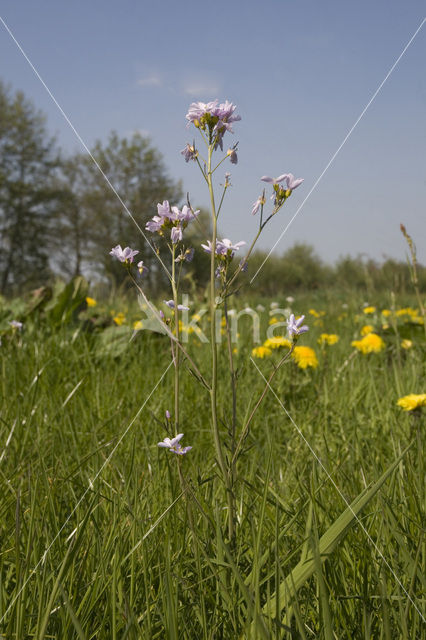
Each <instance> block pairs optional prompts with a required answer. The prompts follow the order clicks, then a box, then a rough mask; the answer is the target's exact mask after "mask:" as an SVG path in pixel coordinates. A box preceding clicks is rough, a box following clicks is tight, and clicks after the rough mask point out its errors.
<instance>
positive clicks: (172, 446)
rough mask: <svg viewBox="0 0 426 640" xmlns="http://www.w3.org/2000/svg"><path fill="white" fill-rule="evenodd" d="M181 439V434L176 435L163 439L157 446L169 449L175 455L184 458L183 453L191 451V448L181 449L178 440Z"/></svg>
mask: <svg viewBox="0 0 426 640" xmlns="http://www.w3.org/2000/svg"><path fill="white" fill-rule="evenodd" d="M182 438H183V433H178V434H177V436H175V437H174V438H172V439H170V438H164V440H163V442H159V443H158V446H159V447H163V448H164V449H169V450H170V451H172V452H173V453H177V454H178V455H179V456H184V455H185V453H188V451H191V449H192V447H181V445H180V440H181V439H182Z"/></svg>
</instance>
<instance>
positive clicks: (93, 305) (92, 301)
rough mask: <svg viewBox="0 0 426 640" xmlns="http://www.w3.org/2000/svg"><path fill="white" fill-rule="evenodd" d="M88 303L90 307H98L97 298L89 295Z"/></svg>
mask: <svg viewBox="0 0 426 640" xmlns="http://www.w3.org/2000/svg"><path fill="white" fill-rule="evenodd" d="M86 304H87V306H88V307H96V305H97V304H98V303H97V302H96V300H95V298H89V296H87V298H86Z"/></svg>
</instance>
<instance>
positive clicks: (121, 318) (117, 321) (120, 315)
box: [113, 311, 126, 327]
mask: <svg viewBox="0 0 426 640" xmlns="http://www.w3.org/2000/svg"><path fill="white" fill-rule="evenodd" d="M113 320H114V322H115V324H116V325H118V326H119V327H121V325H122V324H124V323H125V322H126V316H125V315H124V313H123V312H122V311H120V313H117V315H116V316H114V317H113Z"/></svg>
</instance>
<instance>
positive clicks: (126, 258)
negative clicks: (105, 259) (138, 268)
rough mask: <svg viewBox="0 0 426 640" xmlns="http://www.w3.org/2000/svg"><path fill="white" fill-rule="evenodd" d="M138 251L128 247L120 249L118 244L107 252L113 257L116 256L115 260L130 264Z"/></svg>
mask: <svg viewBox="0 0 426 640" xmlns="http://www.w3.org/2000/svg"><path fill="white" fill-rule="evenodd" d="M138 253H139V251H138V250H133V249H131V248H130V247H126V248H125V249H122V248H121V245H120V244H118V245H117V246H116V247H114V248H113V249H111V251H110V252H109V254H110V255H111V256H114V257H115V258H117V260H119V261H120V262H124V263H126V264H130V263H131V262H133V259H134V257H135V256H136V255H137V254H138Z"/></svg>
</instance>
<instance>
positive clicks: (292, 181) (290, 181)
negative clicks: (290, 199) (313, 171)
mask: <svg viewBox="0 0 426 640" xmlns="http://www.w3.org/2000/svg"><path fill="white" fill-rule="evenodd" d="M303 180H304V178H295V177H294V175H293V174H292V173H288V174H287V177H286V182H287V189H290V191H293V189H296V188H297V187H298V186H299V185H300V184H302V182H303Z"/></svg>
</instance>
